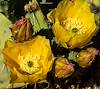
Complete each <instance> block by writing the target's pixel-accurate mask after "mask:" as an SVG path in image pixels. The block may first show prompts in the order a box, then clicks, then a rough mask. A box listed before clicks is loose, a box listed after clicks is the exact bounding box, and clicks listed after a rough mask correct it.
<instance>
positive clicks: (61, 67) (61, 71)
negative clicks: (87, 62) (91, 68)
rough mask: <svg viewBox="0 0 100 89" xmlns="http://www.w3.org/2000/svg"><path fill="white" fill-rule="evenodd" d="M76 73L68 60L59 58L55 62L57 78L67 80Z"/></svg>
mask: <svg viewBox="0 0 100 89" xmlns="http://www.w3.org/2000/svg"><path fill="white" fill-rule="evenodd" d="M73 72H74V68H73V65H72V64H70V63H69V62H68V60H67V59H66V58H58V59H56V61H55V76H56V77H58V78H62V77H63V78H66V77H68V76H70V75H71V74H72V73H73Z"/></svg>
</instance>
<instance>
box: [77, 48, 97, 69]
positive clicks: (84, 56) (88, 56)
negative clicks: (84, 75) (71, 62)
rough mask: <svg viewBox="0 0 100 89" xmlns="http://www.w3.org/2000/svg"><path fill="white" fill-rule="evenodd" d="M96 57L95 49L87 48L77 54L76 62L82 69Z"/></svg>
mask: <svg viewBox="0 0 100 89" xmlns="http://www.w3.org/2000/svg"><path fill="white" fill-rule="evenodd" d="M96 55H98V50H97V49H95V48H87V49H86V50H82V51H80V52H79V54H78V55H77V59H76V62H77V63H78V64H79V66H81V67H83V68H85V67H88V66H90V65H91V64H92V62H93V61H94V60H95V56H96Z"/></svg>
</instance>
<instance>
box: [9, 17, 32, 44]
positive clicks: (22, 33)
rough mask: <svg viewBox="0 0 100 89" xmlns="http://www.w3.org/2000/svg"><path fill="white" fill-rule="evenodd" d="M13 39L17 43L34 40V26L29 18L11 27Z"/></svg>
mask: <svg viewBox="0 0 100 89" xmlns="http://www.w3.org/2000/svg"><path fill="white" fill-rule="evenodd" d="M11 32H12V37H13V38H14V40H16V42H22V41H26V40H29V39H31V38H32V34H33V29H32V24H31V23H30V21H29V20H28V19H27V18H24V17H22V19H20V20H18V21H16V23H15V24H13V25H12V27H11Z"/></svg>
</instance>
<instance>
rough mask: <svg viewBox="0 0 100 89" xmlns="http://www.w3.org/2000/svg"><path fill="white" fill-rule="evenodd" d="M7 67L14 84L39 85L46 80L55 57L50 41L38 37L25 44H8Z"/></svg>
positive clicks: (4, 51) (4, 52)
mask: <svg viewBox="0 0 100 89" xmlns="http://www.w3.org/2000/svg"><path fill="white" fill-rule="evenodd" d="M3 54H4V59H5V63H6V65H7V66H8V67H9V68H10V70H11V82H13V83H23V82H25V83H37V82H41V81H43V80H45V79H46V76H47V73H48V72H49V71H50V70H51V69H52V65H53V62H54V57H53V54H52V51H51V47H50V43H49V40H48V39H46V38H45V37H43V36H37V37H36V38H34V39H33V40H30V41H25V42H24V43H10V42H8V44H7V43H6V47H5V48H4V50H3Z"/></svg>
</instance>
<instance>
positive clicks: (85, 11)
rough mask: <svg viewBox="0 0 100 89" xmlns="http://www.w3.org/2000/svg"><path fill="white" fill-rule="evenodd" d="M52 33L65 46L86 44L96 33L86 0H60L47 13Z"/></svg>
mask: <svg viewBox="0 0 100 89" xmlns="http://www.w3.org/2000/svg"><path fill="white" fill-rule="evenodd" d="M47 17H48V19H49V20H50V21H51V22H52V23H53V27H52V29H53V33H54V35H55V37H56V38H57V41H58V43H59V44H61V45H62V46H63V47H65V48H71V49H73V48H81V47H84V46H86V45H87V44H88V43H89V42H90V41H91V39H92V37H93V36H94V35H95V33H96V24H95V19H94V14H93V13H92V12H91V11H90V8H89V5H88V2H87V0H62V1H61V2H60V3H59V4H58V6H57V8H56V9H54V10H52V11H51V12H50V13H49V14H48V15H47Z"/></svg>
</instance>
